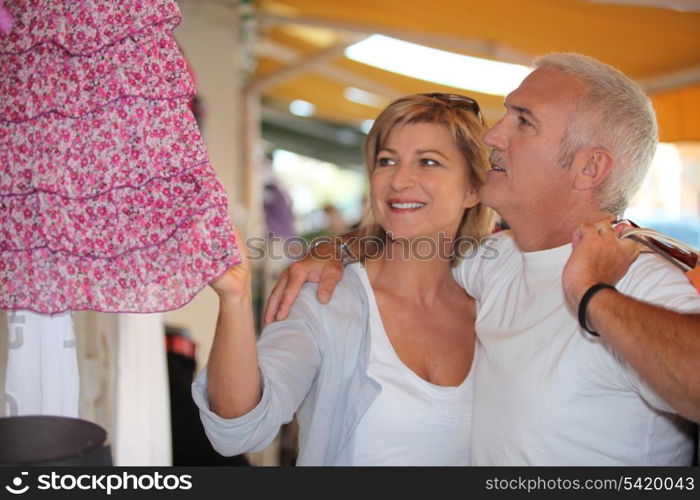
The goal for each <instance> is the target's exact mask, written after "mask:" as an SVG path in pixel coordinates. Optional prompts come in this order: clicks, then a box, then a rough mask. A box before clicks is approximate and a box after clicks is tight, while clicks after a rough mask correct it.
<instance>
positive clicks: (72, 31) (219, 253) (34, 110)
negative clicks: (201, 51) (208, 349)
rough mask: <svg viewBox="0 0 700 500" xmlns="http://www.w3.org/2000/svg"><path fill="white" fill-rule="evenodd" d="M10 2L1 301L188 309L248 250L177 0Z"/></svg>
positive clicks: (1, 124) (2, 89)
mask: <svg viewBox="0 0 700 500" xmlns="http://www.w3.org/2000/svg"><path fill="white" fill-rule="evenodd" d="M0 3H2V0H0ZM1 7H2V5H0V8H1ZM4 7H5V9H6V12H9V14H10V15H11V18H12V19H11V20H12V23H11V27H10V29H9V30H8V29H2V28H3V26H4V27H5V28H7V27H8V23H7V18H5V19H3V23H0V308H2V309H30V310H33V311H36V312H40V313H45V314H48V313H56V312H61V311H65V310H80V309H90V310H97V311H107V312H156V311H166V310H171V309H175V308H178V307H180V306H182V305H184V304H185V303H187V302H188V301H189V300H191V299H192V297H193V296H194V295H195V294H196V293H197V292H199V291H200V290H201V289H202V288H203V287H204V286H206V284H207V283H208V282H209V281H211V280H212V279H214V278H215V277H216V276H218V275H220V274H221V273H223V272H224V271H225V270H226V269H227V268H228V267H230V266H231V265H233V264H236V263H238V262H239V259H238V251H237V247H236V242H235V239H234V236H233V233H232V231H231V222H230V220H229V218H228V215H227V199H226V194H225V192H224V190H223V188H222V186H221V184H220V183H219V181H218V180H217V178H216V175H215V173H214V170H213V169H212V166H211V164H210V162H209V157H208V154H207V151H206V149H205V146H204V143H203V142H202V138H201V136H200V133H199V130H198V128H197V125H196V123H195V120H194V117H193V115H192V113H191V111H190V109H189V108H188V102H189V100H190V99H191V97H192V96H193V94H194V88H193V84H192V80H191V78H190V75H189V73H188V70H187V66H186V64H185V61H184V59H183V57H182V55H181V53H180V51H179V49H178V47H177V45H176V42H175V40H174V38H173V36H172V30H173V28H174V27H175V26H176V25H177V24H178V23H179V21H180V13H179V10H178V8H177V6H176V4H175V3H174V2H173V1H170V0H120V1H104V0H5V2H4Z"/></svg>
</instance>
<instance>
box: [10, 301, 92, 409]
mask: <svg viewBox="0 0 700 500" xmlns="http://www.w3.org/2000/svg"><path fill="white" fill-rule="evenodd" d="M7 323H8V333H9V335H8V339H7V340H8V342H7V350H8V356H7V373H6V375H5V412H4V415H5V416H7V417H14V416H18V415H63V416H66V417H77V416H78V410H79V397H78V395H79V378H78V363H77V362H76V348H75V333H74V332H73V319H72V318H71V313H69V312H66V313H62V314H57V315H54V316H46V315H43V314H36V313H33V312H31V311H14V312H9V313H8V314H7Z"/></svg>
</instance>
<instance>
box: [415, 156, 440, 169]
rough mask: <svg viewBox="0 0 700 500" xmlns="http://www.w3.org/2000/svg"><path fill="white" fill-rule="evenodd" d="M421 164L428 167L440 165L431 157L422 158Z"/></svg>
mask: <svg viewBox="0 0 700 500" xmlns="http://www.w3.org/2000/svg"><path fill="white" fill-rule="evenodd" d="M420 162H421V165H423V166H426V167H435V166H438V165H440V163H439V162H437V161H435V160H433V159H431V158H421V161H420Z"/></svg>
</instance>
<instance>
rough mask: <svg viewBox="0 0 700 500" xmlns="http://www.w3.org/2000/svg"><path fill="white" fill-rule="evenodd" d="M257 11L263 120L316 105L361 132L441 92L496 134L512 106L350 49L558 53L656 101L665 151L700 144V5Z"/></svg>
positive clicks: (522, 57) (455, 3)
mask: <svg viewBox="0 0 700 500" xmlns="http://www.w3.org/2000/svg"><path fill="white" fill-rule="evenodd" d="M253 8H254V9H253V10H254V16H253V17H252V19H254V21H253V22H254V23H255V32H256V33H257V36H256V38H255V39H254V40H253V43H252V44H251V45H252V46H253V47H254V53H255V58H256V61H257V64H256V66H255V70H254V73H253V74H252V75H251V79H250V85H251V86H252V88H255V89H257V90H258V91H260V92H261V94H262V97H263V102H264V103H265V108H264V114H263V116H264V117H265V116H268V118H269V116H273V115H274V116H277V117H278V118H280V117H281V116H282V115H283V114H285V113H288V111H287V110H288V109H289V105H290V104H291V103H292V102H293V101H303V102H306V103H311V104H312V105H313V115H314V117H315V118H317V119H320V120H324V121H326V122H330V123H332V124H337V125H338V127H341V128H342V127H348V128H353V129H357V130H359V129H360V128H361V126H362V124H363V122H365V123H366V121H367V120H371V119H373V118H374V117H376V115H377V113H378V112H379V110H380V109H381V108H382V107H383V106H385V105H386V104H387V103H388V102H389V101H390V100H391V99H393V98H395V97H397V96H399V95H402V94H408V93H414V92H433V91H441V92H457V93H466V94H469V95H472V96H473V97H475V98H477V99H478V101H479V102H480V103H481V105H482V107H483V108H484V114H485V115H486V118H487V120H488V121H489V122H490V123H493V121H494V120H495V119H497V117H498V116H499V115H500V113H501V110H502V103H503V96H502V95H494V94H487V93H479V92H474V91H470V90H465V89H463V88H457V87H454V86H446V85H441V84H436V83H432V82H429V81H425V80H422V79H418V78H413V77H407V76H402V75H399V74H397V73H393V72H389V71H386V70H383V69H378V68H376V67H373V66H370V65H367V64H363V63H360V62H357V61H354V60H351V59H349V58H348V57H346V49H347V47H349V46H351V45H353V44H355V43H357V42H358V41H360V40H363V39H366V38H367V37H369V36H370V35H373V34H381V35H386V36H389V37H392V38H396V39H400V40H404V41H407V42H412V43H416V44H420V45H426V46H429V47H433V48H437V49H442V50H447V51H451V52H456V53H459V54H463V55H468V56H474V57H480V58H486V59H491V60H497V61H504V62H510V63H517V64H524V65H528V64H530V63H531V61H532V59H533V58H534V57H535V56H537V55H541V54H545V53H548V52H555V51H572V52H579V53H582V54H587V55H590V56H593V57H596V58H598V59H600V60H602V61H605V62H607V63H610V64H612V65H613V66H616V67H618V68H620V69H621V70H622V71H624V72H625V73H627V74H628V75H630V76H631V77H633V78H634V79H636V80H637V81H639V82H640V83H641V84H642V85H643V86H644V88H645V89H647V91H648V92H649V94H650V95H652V97H653V98H654V103H655V106H656V108H657V112H658V116H659V121H660V130H661V139H662V140H664V141H682V140H700V113H699V111H700V1H697V0H668V1H661V0H610V1H603V0H556V1H554V0H489V1H483V0H433V1H426V0H402V1H395V0H393V1H392V0H383V1H382V0H352V1H344V2H340V1H319V0H260V1H257V2H254V3H253ZM353 95H354V96H355V98H353ZM266 113H267V115H266Z"/></svg>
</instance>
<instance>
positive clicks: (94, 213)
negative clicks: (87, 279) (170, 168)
mask: <svg viewBox="0 0 700 500" xmlns="http://www.w3.org/2000/svg"><path fill="white" fill-rule="evenodd" d="M214 206H223V207H224V208H223V209H222V210H221V212H222V213H221V216H220V217H219V218H218V219H217V220H216V221H215V225H216V226H220V225H222V224H223V223H224V221H225V220H226V212H225V206H226V195H225V193H224V191H223V189H222V188H221V185H220V184H219V183H218V181H217V180H216V177H215V176H214V173H213V171H212V170H211V167H210V166H209V165H208V164H205V165H200V166H197V167H194V168H193V169H191V170H189V171H187V172H185V173H183V174H180V175H178V176H175V177H171V178H167V179H154V180H152V181H151V182H149V183H148V184H147V185H145V186H144V187H143V188H138V189H133V188H123V189H117V190H113V191H108V192H107V193H105V194H103V195H101V196H99V197H96V198H90V199H87V200H73V199H68V198H63V197H60V196H58V195H55V194H48V193H35V194H31V195H26V196H6V197H3V198H0V208H1V209H2V211H3V212H4V213H5V215H4V217H3V218H2V220H0V237H1V238H2V240H1V241H0V250H3V251H4V250H12V251H18V250H24V249H34V248H41V247H47V248H48V249H49V250H51V251H53V252H59V251H60V252H67V253H71V254H75V255H80V256H84V257H97V258H113V257H116V256H118V255H121V254H123V253H125V252H129V251H132V250H133V249H135V248H141V247H144V246H147V245H152V244H156V243H159V242H161V241H163V240H166V239H167V238H169V237H170V236H171V235H172V234H173V233H174V232H175V231H176V230H177V228H179V227H181V226H182V225H183V224H185V223H186V222H187V221H189V220H190V219H192V218H194V217H195V216H196V214H197V213H199V212H202V211H204V210H207V209H209V208H210V207H214Z"/></svg>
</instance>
